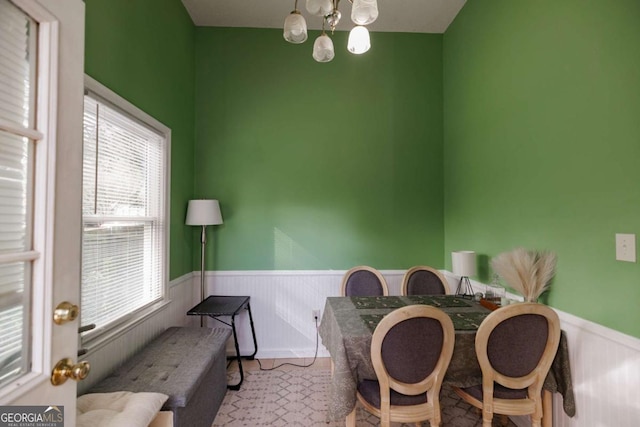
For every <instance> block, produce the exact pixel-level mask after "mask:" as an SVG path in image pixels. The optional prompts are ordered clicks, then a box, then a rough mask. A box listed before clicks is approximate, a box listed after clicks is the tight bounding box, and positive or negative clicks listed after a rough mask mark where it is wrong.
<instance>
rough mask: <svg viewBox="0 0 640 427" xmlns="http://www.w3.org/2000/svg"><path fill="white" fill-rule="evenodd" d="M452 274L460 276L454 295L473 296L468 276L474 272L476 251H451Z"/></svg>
mask: <svg viewBox="0 0 640 427" xmlns="http://www.w3.org/2000/svg"><path fill="white" fill-rule="evenodd" d="M451 261H452V264H453V274H455V275H456V276H460V282H459V283H458V289H457V290H456V295H458V296H462V297H470V298H473V288H472V287H471V281H470V280H469V277H470V276H473V275H475V274H476V253H475V252H474V251H454V252H451Z"/></svg>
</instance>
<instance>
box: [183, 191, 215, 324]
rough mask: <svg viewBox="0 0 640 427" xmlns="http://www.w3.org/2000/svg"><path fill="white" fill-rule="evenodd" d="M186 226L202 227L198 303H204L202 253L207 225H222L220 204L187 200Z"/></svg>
mask: <svg viewBox="0 0 640 427" xmlns="http://www.w3.org/2000/svg"><path fill="white" fill-rule="evenodd" d="M186 224H187V225H199V226H202V233H201V234H200V243H201V244H202V248H201V249H200V301H204V252H205V246H206V244H207V225H219V224H222V214H221V213H220V204H219V203H218V201H217V200H204V199H197V200H189V206H188V207H187V220H186ZM200 326H204V318H203V317H200Z"/></svg>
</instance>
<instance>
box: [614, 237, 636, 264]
mask: <svg viewBox="0 0 640 427" xmlns="http://www.w3.org/2000/svg"><path fill="white" fill-rule="evenodd" d="M616 260H617V261H628V262H636V235H635V234H616Z"/></svg>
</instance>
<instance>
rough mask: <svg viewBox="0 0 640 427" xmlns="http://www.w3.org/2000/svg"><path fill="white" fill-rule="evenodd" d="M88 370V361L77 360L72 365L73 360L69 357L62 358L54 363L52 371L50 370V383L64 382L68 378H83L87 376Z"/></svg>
mask: <svg viewBox="0 0 640 427" xmlns="http://www.w3.org/2000/svg"><path fill="white" fill-rule="evenodd" d="M90 370H91V365H89V362H86V361H83V362H78V363H76V364H75V365H74V364H73V360H71V359H69V358H67V359H62V360H61V361H59V362H58V363H56V366H55V367H54V368H53V371H51V384H53V385H61V384H64V383H65V382H66V381H67V379H68V378H71V379H72V380H75V381H80V380H83V379H85V378H87V375H89V371H90Z"/></svg>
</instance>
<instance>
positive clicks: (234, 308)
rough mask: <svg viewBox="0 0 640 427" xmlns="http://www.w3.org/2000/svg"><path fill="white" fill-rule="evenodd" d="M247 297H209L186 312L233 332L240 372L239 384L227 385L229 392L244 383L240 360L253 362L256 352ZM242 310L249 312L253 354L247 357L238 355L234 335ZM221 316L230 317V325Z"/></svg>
mask: <svg viewBox="0 0 640 427" xmlns="http://www.w3.org/2000/svg"><path fill="white" fill-rule="evenodd" d="M249 298H250V297H248V296H220V295H210V296H208V297H207V298H206V299H205V300H204V301H202V302H201V303H200V304H198V305H196V306H195V307H193V308H192V309H191V310H189V311H188V312H187V314H188V315H191V316H209V317H211V318H212V319H215V320H217V321H218V322H220V323H224V324H225V325H227V326H231V329H232V331H233V341H234V344H235V347H236V357H235V359H236V360H237V361H238V369H239V370H240V382H239V383H238V384H233V385H228V386H227V388H229V389H230V390H240V386H241V385H242V381H244V371H243V370H242V358H245V359H248V360H253V358H254V356H255V355H256V353H257V352H258V342H257V341H256V330H255V328H254V327H253V316H251V305H250V304H249ZM243 308H246V309H247V311H248V312H249V323H251V335H252V336H253V348H254V351H253V354H251V355H248V356H241V355H240V347H239V346H238V335H237V334H236V314H238V313H239V312H240V310H242V309H243ZM222 316H230V317H231V323H230V324H229V323H227V322H225V321H224V320H221V319H220V317H222Z"/></svg>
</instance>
